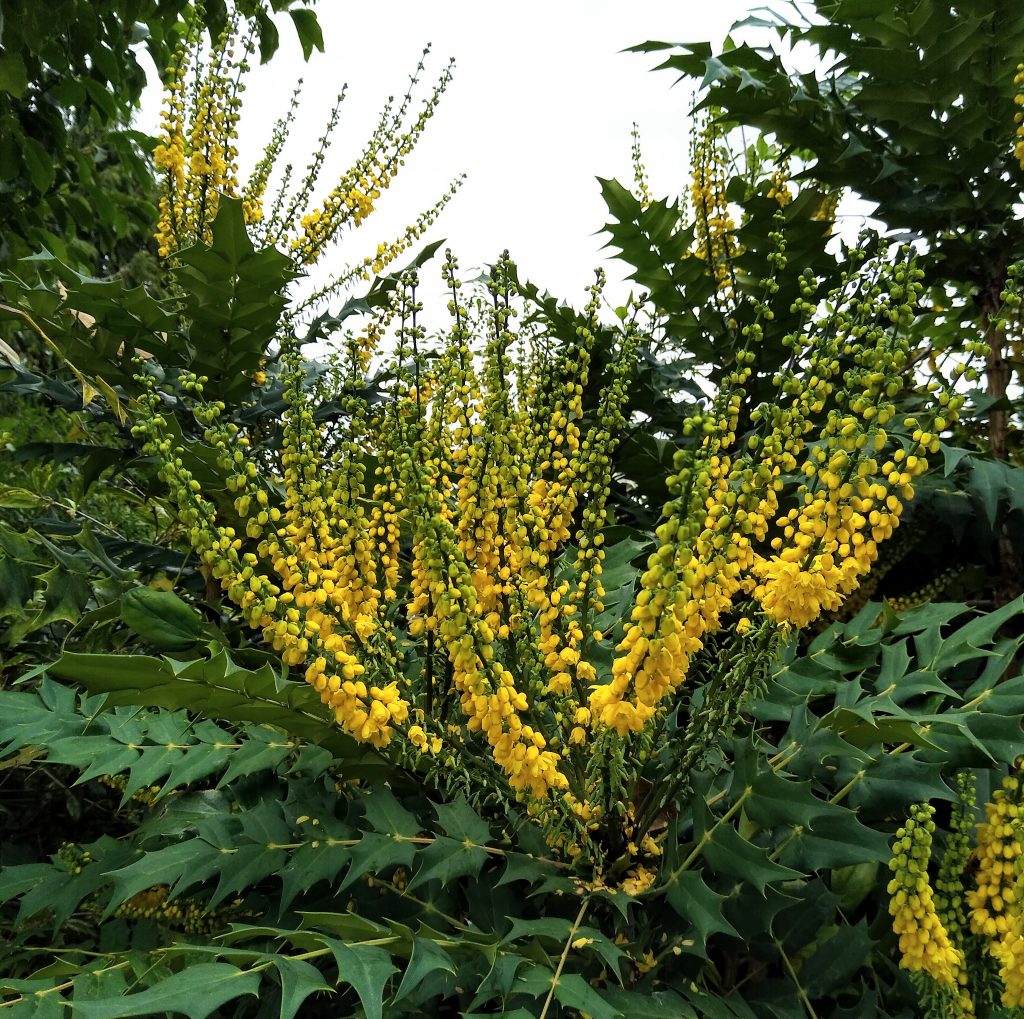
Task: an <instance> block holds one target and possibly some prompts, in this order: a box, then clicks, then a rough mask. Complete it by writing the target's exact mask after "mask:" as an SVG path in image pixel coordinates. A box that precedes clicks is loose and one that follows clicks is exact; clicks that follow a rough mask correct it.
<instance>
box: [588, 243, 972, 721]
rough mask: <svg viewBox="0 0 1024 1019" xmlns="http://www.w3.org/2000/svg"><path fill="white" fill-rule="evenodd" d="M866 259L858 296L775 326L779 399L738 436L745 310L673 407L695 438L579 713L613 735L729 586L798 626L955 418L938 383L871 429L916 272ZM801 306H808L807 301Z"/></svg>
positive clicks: (729, 594) (891, 388)
mask: <svg viewBox="0 0 1024 1019" xmlns="http://www.w3.org/2000/svg"><path fill="white" fill-rule="evenodd" d="M779 241H780V243H781V237H779ZM778 257H784V256H783V255H782V254H781V252H780V255H779V256H778ZM867 271H869V270H867V269H866V270H865V272H867ZM870 271H871V273H872V275H873V279H874V281H875V285H874V287H873V291H872V294H873V296H872V297H871V298H869V299H868V300H866V301H865V300H862V299H861V298H857V299H856V300H851V301H850V302H849V303H845V298H844V292H843V291H844V290H845V289H846V287H849V286H850V283H847V284H845V285H844V288H843V290H840V291H838V292H836V293H834V294H832V295H830V300H829V303H830V306H831V308H832V311H831V312H829V313H828V317H827V318H826V319H824V320H819V321H817V322H816V323H812V324H809V325H808V327H807V331H806V332H805V333H804V334H803V335H802V336H800V337H796V336H790V337H787V338H786V342H787V343H788V344H789V345H791V346H792V347H793V349H794V358H793V361H792V362H791V364H790V366H789V367H787V368H786V369H785V370H783V371H782V372H780V373H779V375H778V376H777V377H776V380H775V381H776V383H777V385H778V387H779V398H778V400H777V401H776V402H774V403H772V404H769V405H764V406H761V407H757V408H754V410H753V411H752V412H751V415H750V417H751V421H752V422H753V424H754V425H755V430H754V431H753V433H752V434H750V435H749V437H748V438H747V441H746V443H745V448H737V440H736V435H737V432H738V430H739V423H740V413H741V410H742V408H743V406H744V402H745V399H746V397H745V390H744V386H745V385H746V383H747V381H748V379H749V377H750V365H751V364H752V363H753V361H754V360H755V357H756V355H755V353H754V350H753V348H754V347H755V346H756V344H757V343H758V342H760V339H761V336H762V332H761V326H760V325H757V324H755V325H753V326H750V327H747V329H746V330H745V336H746V340H747V347H746V348H744V349H742V350H740V351H739V353H738V355H737V364H736V367H735V368H734V369H733V370H732V371H731V372H730V373H728V374H727V375H726V377H725V379H724V382H723V385H722V388H721V390H720V392H719V394H718V396H717V397H716V399H715V400H714V401H713V403H712V405H711V407H710V408H709V409H708V410H707V411H701V412H698V413H697V414H695V415H694V416H693V417H692V418H691V419H690V420H688V421H687V422H686V426H685V428H684V432H688V433H689V434H691V435H692V436H693V437H694V447H693V448H692V449H691V450H682V451H680V453H679V454H677V457H676V468H677V470H678V474H676V475H673V476H671V477H670V478H669V491H670V493H672V494H673V495H674V496H676V498H674V499H673V500H672V501H671V502H669V503H668V504H667V505H666V507H665V518H664V521H663V522H662V523H661V525H660V526H659V527H658V529H657V532H656V534H657V538H658V540H659V542H660V543H661V544H660V547H659V548H658V550H657V551H656V552H655V553H654V554H653V555H652V556H651V557H650V559H649V561H648V568H647V571H646V572H645V573H644V575H643V578H642V581H641V591H640V593H639V595H638V596H637V599H636V603H635V606H634V608H633V610H632V614H631V618H630V625H629V626H628V627H627V629H626V633H625V636H624V638H623V640H622V641H621V643H620V644H619V646H618V652H619V655H618V657H617V658H616V659H615V661H614V663H613V666H612V678H611V680H610V681H609V682H606V683H602V684H598V685H596V686H595V687H593V688H592V692H591V694H590V700H589V708H590V711H591V714H592V716H593V718H594V719H595V720H597V721H599V722H600V723H601V724H603V725H606V726H611V727H612V728H614V729H615V730H616V731H617V732H618V733H619V734H620V735H623V736H624V735H626V734H627V733H629V732H637V733H638V732H641V731H643V730H644V729H645V727H646V726H647V724H648V723H649V722H650V720H651V719H652V718H653V717H654V715H655V714H656V712H657V711H658V710H659V708H661V707H663V706H664V704H665V702H666V701H667V699H668V698H669V696H670V695H671V694H672V692H673V691H674V690H675V689H676V688H677V687H678V686H679V684H680V683H682V682H683V680H684V678H685V676H686V674H687V670H688V668H689V663H690V660H691V658H692V656H693V654H694V653H695V652H696V651H698V650H700V648H701V647H702V646H703V639H704V637H705V636H706V634H708V633H711V632H714V631H716V630H717V629H718V628H719V626H720V622H721V619H722V617H723V615H724V614H725V613H726V611H727V610H728V609H730V608H731V606H732V605H733V603H734V601H735V600H736V599H737V598H738V597H750V598H753V599H754V600H755V601H756V602H758V603H760V606H761V609H762V611H763V613H764V615H765V616H766V617H767V618H768V619H770V620H772V621H773V622H774V623H776V624H777V625H779V626H781V627H804V626H807V625H809V624H810V623H811V622H813V621H814V620H815V619H816V618H817V617H818V616H819V615H820V614H821V613H822V612H824V611H834V610H835V609H837V608H838V607H839V605H840V604H841V603H842V601H843V599H844V598H845V596H846V595H848V594H850V593H851V592H852V591H854V590H855V589H856V588H857V586H858V584H859V582H860V579H861V578H862V577H864V576H866V575H867V574H868V572H869V571H870V569H871V567H872V565H873V564H874V562H875V560H876V559H877V557H878V547H879V545H880V544H881V543H883V542H884V541H885V540H887V539H888V538H889V537H890V536H891V535H892V533H893V531H894V530H895V529H896V527H898V525H899V518H900V515H901V513H902V510H903V505H904V503H905V502H906V501H907V500H909V499H911V498H913V495H914V487H913V482H914V479H915V478H916V477H918V476H919V475H920V474H921V473H922V472H923V471H924V470H926V469H927V463H928V462H927V456H926V454H928V453H933V452H935V451H937V450H938V438H937V436H936V431H938V430H940V429H942V428H944V427H946V426H947V425H948V424H949V422H951V421H952V420H955V417H956V415H957V413H958V410H959V408H960V406H961V405H962V403H963V398H962V397H961V396H959V395H956V394H951V393H950V392H947V391H943V392H941V393H939V395H938V402H939V404H940V409H939V415H938V417H937V418H936V420H935V422H934V425H933V427H934V429H935V431H932V430H926V429H924V428H922V427H921V426H920V423H919V422H918V421H917V420H916V419H914V418H905V419H904V420H903V422H902V423H903V425H904V427H905V428H907V429H908V430H909V431H910V442H909V443H908V444H904V443H903V442H902V441H900V440H897V439H896V438H895V437H893V436H890V435H889V433H888V432H887V431H886V426H887V425H889V424H890V422H891V421H893V419H894V418H895V417H896V404H895V398H896V397H897V396H898V395H899V393H900V392H901V391H902V388H903V386H904V372H905V368H906V365H907V364H908V361H909V355H908V346H907V341H906V339H905V338H902V337H901V336H900V332H899V330H898V328H897V329H895V330H894V329H892V328H891V326H892V325H896V326H897V327H898V326H899V325H901V324H905V323H906V322H908V321H909V320H910V317H911V306H912V305H913V303H914V302H915V301H916V300H917V298H918V297H919V295H920V292H921V284H920V277H921V273H920V271H919V270H917V269H915V268H913V266H912V265H911V264H910V263H903V264H899V265H897V266H896V267H894V268H886V267H882V266H878V267H875V268H874V269H870ZM765 283H766V286H767V288H768V290H769V291H770V288H771V281H770V280H768V281H765ZM810 293H811V292H810V289H809V288H808V289H807V290H806V291H805V297H809V296H810ZM805 308H806V311H807V313H808V315H809V316H810V315H811V314H812V313H813V312H814V306H813V305H811V303H810V302H809V301H806V302H805ZM763 310H764V311H765V312H769V313H770V309H769V308H767V307H765V308H764V309H763ZM883 322H884V323H888V324H889V325H890V328H885V326H884V325H883V324H882V323H883ZM801 358H803V359H804V360H803V361H802V363H800V361H801ZM844 362H845V365H844ZM796 471H799V472H800V473H801V474H802V475H803V476H804V478H805V479H806V480H805V481H804V482H803V483H802V484H800V485H799V486H798V487H797V490H796V493H795V499H794V500H793V502H792V503H791V505H790V506H789V508H788V509H786V510H785V512H783V511H782V507H781V506H780V501H779V500H780V495H779V493H780V490H781V489H782V486H783V482H782V480H781V479H782V476H783V474H791V473H793V472H796ZM766 546H767V547H766Z"/></svg>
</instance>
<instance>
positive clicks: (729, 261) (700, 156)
mask: <svg viewBox="0 0 1024 1019" xmlns="http://www.w3.org/2000/svg"><path fill="white" fill-rule="evenodd" d="M726 158H727V151H726V148H725V145H724V139H723V137H722V128H721V127H720V126H719V125H718V124H716V123H715V119H714V116H713V114H710V113H709V114H708V115H707V116H706V117H705V119H704V122H703V124H702V125H701V128H700V130H698V131H695V132H694V137H693V143H692V145H691V152H690V164H691V167H692V174H693V178H692V182H691V184H690V201H691V203H692V205H693V213H694V225H695V230H694V247H693V253H694V254H695V255H696V256H697V257H698V258H701V259H703V260H704V261H705V262H707V264H708V266H709V267H710V269H711V272H712V275H713V276H714V279H715V284H716V286H717V288H718V291H719V294H720V295H721V297H722V299H724V300H725V302H726V304H727V305H728V304H729V302H731V301H732V300H733V299H734V298H735V296H736V281H735V279H734V276H733V259H734V258H735V257H736V255H738V254H739V247H738V245H737V243H736V237H735V230H736V224H735V222H734V221H733V218H732V214H731V213H730V212H729V200H728V199H727V198H726V194H725V189H726V184H727V183H728V177H727V174H726ZM787 193H788V192H787ZM780 204H783V203H780Z"/></svg>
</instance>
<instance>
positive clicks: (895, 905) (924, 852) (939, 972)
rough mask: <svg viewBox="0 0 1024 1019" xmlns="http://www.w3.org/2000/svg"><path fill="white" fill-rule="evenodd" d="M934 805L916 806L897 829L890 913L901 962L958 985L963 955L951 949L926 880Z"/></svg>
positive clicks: (891, 863)
mask: <svg viewBox="0 0 1024 1019" xmlns="http://www.w3.org/2000/svg"><path fill="white" fill-rule="evenodd" d="M934 813H935V808H934V807H932V806H930V805H926V804H915V805H914V806H913V807H911V808H910V816H909V818H908V819H907V822H906V824H905V825H904V826H903V827H902V828H900V829H899V830H898V831H897V832H896V841H895V842H894V843H893V855H892V859H891V860H890V861H889V869H890V870H891V871H892V874H893V876H892V879H891V880H890V882H889V888H888V891H889V913H890V915H891V916H892V918H893V920H892V929H893V931H894V933H896V934H898V935H899V939H900V966H902V967H903V968H904V969H908V970H911V971H912V972H921V973H925V974H927V975H928V976H930V977H931V978H932V980H934V981H936V982H937V983H939V984H945V985H948V986H949V987H951V988H952V987H956V986H958V985H959V976H960V974H961V973H962V972H963V966H964V958H963V954H962V953H961V952H959V951H958V950H957V949H956V948H954V947H953V945H952V943H951V942H950V939H949V935H948V933H947V931H946V929H945V927H943V925H942V922H941V921H940V920H939V917H938V914H937V913H936V911H935V904H934V902H933V899H932V889H931V884H930V883H929V881H928V863H929V861H930V859H931V848H932V833H933V832H934V831H935V822H934V821H933V820H932V815H933V814H934Z"/></svg>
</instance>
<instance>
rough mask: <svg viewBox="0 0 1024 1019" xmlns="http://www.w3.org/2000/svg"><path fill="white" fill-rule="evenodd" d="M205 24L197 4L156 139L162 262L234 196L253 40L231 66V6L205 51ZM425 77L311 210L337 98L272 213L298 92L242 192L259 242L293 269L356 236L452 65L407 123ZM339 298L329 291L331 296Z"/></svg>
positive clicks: (436, 209)
mask: <svg viewBox="0 0 1024 1019" xmlns="http://www.w3.org/2000/svg"><path fill="white" fill-rule="evenodd" d="M202 19H203V9H202V7H201V5H197V8H196V13H195V15H194V16H193V18H192V20H191V21H190V23H189V27H188V31H187V33H186V38H185V42H184V43H183V44H182V46H181V47H180V48H179V50H178V51H177V53H176V55H175V59H174V62H173V64H172V66H170V67H168V68H167V81H166V84H165V99H164V107H163V112H162V120H161V131H160V139H159V144H158V145H157V147H156V149H155V151H154V162H155V165H156V168H157V171H158V172H159V174H160V181H161V194H160V199H159V220H158V224H157V231H156V242H157V249H158V251H159V254H160V256H161V257H162V258H168V257H171V256H172V255H173V254H174V252H175V251H178V250H180V249H181V248H184V247H186V246H187V245H189V244H191V243H194V242H195V241H196V240H204V241H207V242H208V241H209V240H210V227H211V225H212V223H213V220H214V218H215V216H216V214H217V207H218V205H219V202H220V196H221V195H229V196H231V197H235V196H236V194H237V193H238V191H239V184H238V179H237V155H238V153H237V149H236V147H235V141H236V139H237V129H238V121H239V110H240V107H241V96H242V93H243V92H244V91H245V84H244V78H245V75H246V73H247V71H248V70H249V62H248V58H249V56H250V54H251V52H252V48H253V37H252V31H251V30H250V31H249V33H248V34H247V35H245V36H244V37H243V39H242V41H241V44H240V47H241V54H240V56H238V57H236V55H235V48H234V47H235V42H234V40H235V37H236V35H237V32H238V28H239V25H240V22H241V17H240V15H239V12H238V10H237V9H236V8H235V7H233V6H229V11H228V21H227V25H226V27H225V29H224V31H223V32H222V34H221V35H220V37H219V38H218V39H217V41H216V43H215V44H214V45H213V46H211V47H209V52H206V47H204V45H203V35H202ZM425 55H426V51H425V53H424V56H425ZM423 69H424V64H423V62H422V60H421V61H420V63H419V64H418V65H417V69H416V73H415V74H413V75H412V77H411V79H410V84H409V89H408V91H407V92H406V94H405V96H404V98H403V100H402V101H401V103H400V104H399V105H398V107H397V109H396V108H395V107H394V104H393V102H392V101H389V102H388V104H387V105H386V106H385V108H384V110H383V112H382V114H381V116H380V118H379V120H378V123H377V125H376V128H375V129H374V131H373V133H372V135H371V137H370V139H369V141H368V142H367V143H366V145H365V146H364V148H363V150H362V152H361V153H360V155H359V157H358V158H357V160H356V162H355V163H354V164H353V165H352V167H351V168H349V169H348V170H346V171H345V172H344V173H342V174H341V176H340V179H339V180H338V181H337V182H336V183H335V185H334V187H333V188H332V189H331V191H330V192H329V194H328V195H327V197H326V198H325V199H324V200H323V202H321V203H320V205H319V206H318V207H316V208H311V207H310V206H311V205H312V203H313V200H314V190H315V185H316V183H317V181H318V179H319V176H320V173H321V170H322V169H323V167H324V163H325V160H326V156H327V151H328V148H329V147H330V143H331V140H332V135H333V133H334V130H335V128H336V127H337V125H338V122H339V114H340V107H341V104H342V102H343V101H344V98H345V91H344V90H342V92H341V94H340V95H339V96H338V99H337V102H336V103H335V106H334V108H333V110H332V112H331V115H330V118H329V120H328V123H327V127H326V130H325V131H324V134H323V136H322V137H321V139H320V143H319V146H318V148H317V150H316V152H315V153H314V156H313V158H312V160H311V162H310V163H309V165H308V166H307V167H306V172H305V175H304V177H303V179H302V180H301V181H300V182H299V184H298V187H297V188H296V190H295V193H294V194H289V185H290V182H291V177H292V167H291V165H288V166H287V167H286V168H285V170H284V172H283V175H282V179H281V180H280V182H279V186H278V190H277V195H276V197H275V199H274V201H273V203H272V205H271V206H270V208H269V210H268V209H267V208H266V207H265V203H266V194H267V189H268V186H269V183H270V179H271V176H272V175H273V173H274V171H275V168H276V165H277V163H278V160H279V158H280V156H281V154H282V152H283V149H284V146H285V143H286V141H287V138H288V134H289V131H290V128H291V126H292V124H293V122H294V119H295V112H296V109H297V106H298V95H299V89H298V88H297V89H296V90H295V92H294V93H293V95H292V100H291V104H290V106H289V109H288V111H287V113H286V114H285V115H284V116H283V117H281V118H280V119H279V120H278V121H277V122H276V123H275V125H274V127H273V130H272V132H271V137H270V140H269V142H268V144H267V146H266V148H265V150H264V153H263V156H262V158H261V159H260V160H259V162H258V163H257V164H256V166H255V168H254V169H253V172H252V174H251V175H250V177H249V180H248V182H247V184H246V185H245V186H244V187H243V188H242V189H241V197H242V208H243V212H244V216H245V221H246V223H248V224H249V225H250V226H252V227H253V228H254V229H253V235H254V240H255V241H256V242H257V243H260V244H264V245H275V244H280V245H282V246H284V247H287V248H289V249H290V251H291V253H292V255H293V257H294V258H295V260H296V261H297V262H299V263H301V264H302V265H312V264H314V263H315V262H317V261H318V260H319V259H320V258H321V257H322V256H323V254H324V252H325V251H326V249H327V248H328V246H329V245H330V244H331V243H332V242H333V241H334V240H335V239H336V238H337V237H338V234H339V232H340V231H341V230H342V228H343V227H345V226H348V225H350V226H353V227H358V226H360V225H361V224H362V223H363V222H364V221H365V220H366V218H367V217H368V216H369V215H370V214H371V213H372V212H373V211H374V209H375V207H376V205H375V203H376V202H377V200H378V199H379V198H380V195H381V193H382V192H383V191H384V190H386V189H387V188H388V187H389V186H390V184H391V182H392V181H393V180H394V178H395V176H396V175H397V174H398V172H399V169H400V168H401V167H402V166H403V165H404V164H405V159H406V157H407V156H408V155H409V154H410V153H411V152H412V150H413V149H414V147H415V146H416V144H417V142H418V141H419V139H420V137H421V136H422V134H423V132H424V130H425V129H426V126H427V123H428V122H429V121H430V119H431V118H432V117H433V115H434V113H435V111H436V108H437V105H438V103H439V102H440V99H441V96H442V95H443V93H444V92H445V90H446V89H447V87H448V84H449V82H450V80H451V73H452V65H451V64H449V65H448V67H447V68H446V69H445V70H444V71H443V73H442V74H441V76H440V78H439V79H438V81H437V83H436V84H435V86H434V88H433V90H432V92H431V94H430V95H429V96H428V97H427V99H426V100H425V101H424V102H423V104H422V106H421V108H420V109H419V111H418V112H417V113H416V115H415V116H412V113H411V105H412V101H413V96H414V90H415V88H416V86H417V85H418V84H419V75H420V72H421V71H422V70H423ZM300 86H301V82H300ZM407 119H408V120H409V123H408V124H407V123H406V121H407ZM457 186H458V185H457V183H456V184H455V185H453V188H452V190H450V191H449V192H448V193H447V194H446V195H444V196H443V197H442V198H441V199H440V200H439V201H438V202H436V203H435V204H434V205H433V206H432V207H431V208H430V209H428V210H426V211H425V212H424V213H422V214H421V215H420V216H418V217H417V218H416V220H415V221H414V222H413V223H412V225H410V226H409V227H408V228H407V229H406V231H405V232H404V233H403V235H402V237H400V238H399V239H398V240H397V241H395V242H394V243H392V244H390V245H384V246H382V247H381V248H379V249H378V251H377V253H376V255H375V256H372V257H370V258H368V259H366V260H365V262H364V263H363V264H362V265H361V266H360V267H359V269H358V270H357V272H355V273H352V274H351V275H350V276H346V278H345V280H344V282H345V283H347V282H350V281H351V279H352V278H354V277H355V275H356V274H363V273H365V272H366V270H367V269H372V271H373V272H380V271H382V270H383V268H384V266H386V265H387V264H388V263H389V262H390V261H391V260H393V259H394V258H396V257H397V256H398V254H400V253H401V252H402V251H404V250H405V249H406V248H407V247H408V246H409V245H410V244H411V243H412V242H413V241H414V240H415V239H417V238H418V237H420V236H421V235H422V233H423V232H424V231H425V230H426V228H427V227H428V226H429V225H430V224H432V223H433V222H434V220H435V219H436V218H437V216H438V214H439V213H440V212H441V210H442V209H443V208H444V206H445V205H446V204H447V203H448V201H450V199H451V197H452V194H453V193H454V189H455V188H456V187H457ZM339 286H340V284H339ZM337 289H338V287H335V288H333V289H332V290H331V293H334V292H336V291H337Z"/></svg>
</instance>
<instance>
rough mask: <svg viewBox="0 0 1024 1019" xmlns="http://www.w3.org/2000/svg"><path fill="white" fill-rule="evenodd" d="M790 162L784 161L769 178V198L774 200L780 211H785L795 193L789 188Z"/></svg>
mask: <svg viewBox="0 0 1024 1019" xmlns="http://www.w3.org/2000/svg"><path fill="white" fill-rule="evenodd" d="M789 179H790V168H789V160H788V159H783V160H781V161H780V162H779V164H778V165H777V166H776V167H775V169H774V170H773V171H772V174H771V176H770V177H769V178H768V197H769V198H774V199H775V201H776V202H777V203H778V205H779V208H780V209H784V208H785V207H786V206H787V205H789V203H790V202H792V201H793V192H792V190H791V189H790V186H789Z"/></svg>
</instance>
